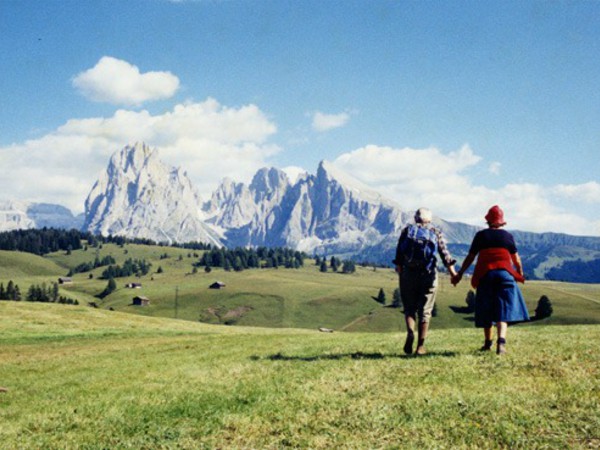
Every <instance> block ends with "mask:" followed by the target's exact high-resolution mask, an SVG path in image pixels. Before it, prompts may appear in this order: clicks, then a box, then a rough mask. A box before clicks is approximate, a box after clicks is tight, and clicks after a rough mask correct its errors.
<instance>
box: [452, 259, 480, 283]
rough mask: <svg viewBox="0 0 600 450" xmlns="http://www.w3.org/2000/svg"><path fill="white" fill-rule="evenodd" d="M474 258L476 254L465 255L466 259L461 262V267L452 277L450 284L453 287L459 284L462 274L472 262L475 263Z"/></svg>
mask: <svg viewBox="0 0 600 450" xmlns="http://www.w3.org/2000/svg"><path fill="white" fill-rule="evenodd" d="M476 256H477V253H469V254H468V255H467V257H466V258H465V260H464V261H463V263H462V266H461V267H460V270H459V271H458V273H457V274H456V275H455V276H453V277H452V284H453V285H454V286H456V285H457V284H458V283H460V280H461V279H462V276H463V274H464V273H465V272H466V270H467V269H468V268H469V267H471V264H473V261H475V257H476Z"/></svg>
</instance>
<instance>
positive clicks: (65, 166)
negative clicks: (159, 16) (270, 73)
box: [0, 98, 279, 212]
mask: <svg viewBox="0 0 600 450" xmlns="http://www.w3.org/2000/svg"><path fill="white" fill-rule="evenodd" d="M275 131H276V127H275V125H274V124H273V123H272V122H270V121H269V120H268V119H267V118H266V116H265V115H264V114H263V113H262V111H261V110H260V109H259V108H258V107H256V106H255V105H246V106H242V107H240V108H229V107H225V106H223V105H221V104H219V102H217V101H216V100H214V99H210V98H209V99H207V100H205V101H204V102H200V103H194V102H189V103H187V104H179V105H176V106H175V107H174V108H173V110H172V111H168V112H166V113H164V114H160V115H152V114H150V113H149V112H148V111H145V110H143V111H139V112H138V111H130V110H118V111H116V112H115V113H114V115H113V116H112V117H94V118H88V119H73V120H69V121H68V122H67V123H65V124H64V125H62V126H61V127H59V128H57V129H56V130H54V131H53V132H51V133H49V134H46V135H45V136H43V137H41V138H39V139H35V140H30V141H26V142H24V143H22V144H17V145H12V146H9V147H4V148H0V164H1V165H2V166H3V167H12V169H11V170H10V171H7V173H6V175H5V176H2V177H0V192H4V193H5V194H4V195H5V196H7V198H9V199H15V200H28V201H38V202H49V203H59V204H63V205H65V206H67V207H69V208H71V209H72V210H73V211H74V212H81V211H82V209H83V202H84V200H85V198H86V196H87V194H88V193H89V191H90V189H91V188H92V185H93V183H94V181H95V180H96V179H98V176H99V174H100V172H101V171H102V170H104V169H105V167H106V165H107V164H108V160H109V158H110V156H111V154H112V153H114V152H115V151H117V150H120V149H121V148H123V147H124V146H125V145H127V144H133V143H135V142H137V141H144V142H146V143H147V144H149V145H151V146H153V147H158V148H159V153H160V157H161V159H162V160H163V161H165V162H166V163H168V164H171V165H174V166H181V167H183V168H184V169H185V170H186V171H187V172H188V175H189V176H190V178H191V179H192V181H193V182H194V184H195V186H196V187H197V188H198V190H199V191H200V193H201V194H202V195H203V196H204V198H206V197H207V196H208V195H210V194H211V193H212V190H213V189H214V188H215V187H216V186H217V184H218V183H219V182H220V181H221V179H222V178H223V177H225V176H229V177H231V178H233V179H236V180H239V181H246V182H247V181H249V180H250V179H251V177H252V175H253V174H254V173H255V172H256V171H257V170H258V169H259V168H261V167H264V166H265V165H267V162H266V161H267V159H268V158H269V157H271V156H272V155H274V154H276V153H277V152H278V151H279V148H278V147H277V146H275V145H272V144H269V143H267V142H266V141H267V139H268V138H269V136H271V135H272V134H273V133H275ZM32 180H35V182H32Z"/></svg>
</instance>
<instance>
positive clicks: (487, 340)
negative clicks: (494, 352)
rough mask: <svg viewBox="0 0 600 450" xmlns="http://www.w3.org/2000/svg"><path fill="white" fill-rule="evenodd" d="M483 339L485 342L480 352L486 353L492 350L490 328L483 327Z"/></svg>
mask: <svg viewBox="0 0 600 450" xmlns="http://www.w3.org/2000/svg"><path fill="white" fill-rule="evenodd" d="M483 338H484V340H485V342H484V344H483V347H481V350H482V351H487V350H491V349H492V343H493V340H492V327H491V326H490V327H485V328H484V329H483Z"/></svg>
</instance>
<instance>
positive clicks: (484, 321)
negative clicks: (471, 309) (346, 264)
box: [393, 205, 529, 355]
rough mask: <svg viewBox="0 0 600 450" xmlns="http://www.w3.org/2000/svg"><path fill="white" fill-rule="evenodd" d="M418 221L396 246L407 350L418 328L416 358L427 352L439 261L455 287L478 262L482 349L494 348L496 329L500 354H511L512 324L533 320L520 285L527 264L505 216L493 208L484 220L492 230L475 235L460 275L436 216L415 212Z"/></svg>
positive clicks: (476, 283)
mask: <svg viewBox="0 0 600 450" xmlns="http://www.w3.org/2000/svg"><path fill="white" fill-rule="evenodd" d="M414 219H415V223H414V224H409V225H407V226H406V227H405V228H404V229H403V230H402V232H401V234H400V238H399V240H398V246H397V248H396V259H394V261H393V262H394V264H395V265H396V271H397V272H398V274H399V278H400V297H401V299H402V304H403V305H404V317H405V320H406V328H407V335H406V342H405V344H404V352H405V353H406V354H412V353H413V346H414V342H415V326H416V325H417V318H418V319H419V321H418V329H417V347H416V351H415V353H416V354H417V355H424V354H426V353H427V352H426V350H425V345H424V344H425V338H426V337H427V331H428V329H429V320H430V319H431V312H432V310H433V306H434V303H435V294H436V290H437V284H438V279H437V271H436V266H437V257H438V256H439V257H440V258H441V262H442V263H443V264H444V266H445V267H446V268H447V269H448V271H449V272H450V275H451V277H452V278H451V280H452V284H453V285H454V286H456V285H457V284H458V283H460V281H461V279H462V277H463V275H464V273H465V271H466V270H467V269H468V268H469V267H470V266H471V264H472V263H473V262H474V261H475V259H476V258H477V262H476V264H475V270H474V272H473V275H472V277H471V285H472V286H473V288H475V289H476V290H477V291H476V296H475V326H476V327H477V328H483V332H484V344H483V347H481V350H483V351H489V350H491V349H492V344H493V339H492V333H493V325H494V324H496V327H497V341H496V353H497V354H499V355H501V354H504V353H506V333H507V328H508V324H509V323H514V322H522V321H526V320H529V314H528V311H527V307H526V305H525V301H524V299H523V295H522V293H521V290H520V289H519V286H518V285H517V282H521V283H523V282H524V281H525V278H524V276H523V266H522V264H521V259H520V257H519V254H518V252H517V247H516V245H515V241H514V238H513V236H512V235H511V234H510V233H509V232H508V231H506V230H505V229H504V228H503V227H504V225H506V222H505V220H504V213H503V211H502V209H500V207H499V206H497V205H496V206H493V207H491V208H490V209H489V211H488V213H487V214H486V216H485V220H486V222H487V224H488V228H486V229H483V230H481V231H479V232H477V233H476V234H475V237H474V238H473V242H472V243H471V247H470V249H469V253H468V255H467V257H466V258H465V260H464V261H463V263H462V266H461V268H460V270H458V271H456V269H455V268H454V264H455V263H456V260H455V259H453V258H452V256H451V255H450V253H449V251H448V248H447V246H446V242H445V240H444V237H443V235H442V232H441V231H440V230H439V229H437V228H435V227H433V225H432V219H433V215H432V213H431V211H430V210H429V209H427V208H420V209H418V210H417V211H416V213H415V216H414Z"/></svg>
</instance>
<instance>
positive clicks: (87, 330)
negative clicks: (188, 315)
mask: <svg viewBox="0 0 600 450" xmlns="http://www.w3.org/2000/svg"><path fill="white" fill-rule="evenodd" d="M0 328H1V329H2V333H0V374H1V376H0V387H2V388H4V390H5V392H0V423H2V426H1V427H0V448H1V449H15V448H44V449H64V448H86V449H103V448H152V449H154V448H181V449H198V448H266V449H280V448H314V449H330V448H441V449H455V448H468V449H471V448H472V449H475V448H486V449H488V448H489V449H495V448H498V449H506V448H569V449H589V448H598V447H599V446H600V352H598V349H597V343H598V341H599V340H600V326H598V325H570V326H562V325H554V326H546V325H541V326H527V327H526V326H522V327H521V326H519V327H514V328H513V329H511V330H510V333H509V341H508V350H509V352H508V354H506V355H504V356H502V357H498V356H497V355H495V354H494V353H491V352H487V353H481V352H479V351H478V347H479V345H480V344H481V342H480V341H481V333H480V331H479V330H475V329H471V328H467V329H466V328H462V329H436V328H435V327H434V329H432V332H431V335H430V338H429V340H428V349H429V354H428V355H427V356H424V357H415V356H406V355H404V354H403V353H402V350H401V349H402V343H403V333H401V332H398V331H396V332H389V333H338V332H334V333H320V332H319V331H317V330H302V329H289V328H280V329H274V328H257V327H242V326H237V327H231V326H222V325H210V324H202V323H198V322H192V321H186V320H173V319H167V318H154V317H143V316H140V315H134V314H126V313H122V312H119V311H107V310H100V309H95V308H90V307H87V306H71V305H58V304H42V303H31V302H0Z"/></svg>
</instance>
